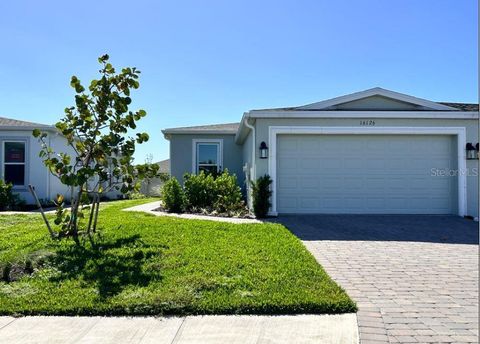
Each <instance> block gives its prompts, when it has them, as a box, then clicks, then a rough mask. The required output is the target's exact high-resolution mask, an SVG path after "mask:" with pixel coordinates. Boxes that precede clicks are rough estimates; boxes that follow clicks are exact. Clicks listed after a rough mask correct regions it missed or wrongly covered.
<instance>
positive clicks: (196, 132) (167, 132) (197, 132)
mask: <svg viewBox="0 0 480 344" xmlns="http://www.w3.org/2000/svg"><path fill="white" fill-rule="evenodd" d="M162 133H163V135H164V136H168V135H205V134H210V135H235V134H236V133H237V131H236V130H235V131H232V130H180V129H178V130H176V129H175V130H168V129H165V130H162Z"/></svg>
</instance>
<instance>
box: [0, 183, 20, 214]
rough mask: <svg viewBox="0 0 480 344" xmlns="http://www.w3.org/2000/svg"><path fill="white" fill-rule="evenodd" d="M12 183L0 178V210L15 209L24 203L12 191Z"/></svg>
mask: <svg viewBox="0 0 480 344" xmlns="http://www.w3.org/2000/svg"><path fill="white" fill-rule="evenodd" d="M12 188H13V185H12V184H11V183H5V181H4V180H2V179H0V210H7V209H15V208H16V206H20V205H22V204H24V201H23V200H22V199H20V196H19V195H18V194H16V193H13V191H12Z"/></svg>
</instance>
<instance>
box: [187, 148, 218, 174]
mask: <svg viewBox="0 0 480 344" xmlns="http://www.w3.org/2000/svg"><path fill="white" fill-rule="evenodd" d="M221 169H222V141H221V140H205V141H203V140H194V165H193V172H194V173H199V172H201V171H205V172H206V173H212V172H219V171H221Z"/></svg>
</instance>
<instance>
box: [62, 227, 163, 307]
mask: <svg viewBox="0 0 480 344" xmlns="http://www.w3.org/2000/svg"><path fill="white" fill-rule="evenodd" d="M161 249H162V248H161V247H159V248H155V250H154V249H152V248H150V246H149V245H146V244H145V243H144V242H142V240H141V239H140V236H139V235H132V236H130V237H127V238H119V239H117V240H115V241H99V242H97V243H96V244H95V245H89V246H79V245H71V246H68V247H65V248H61V249H59V250H58V251H57V254H56V256H55V258H54V264H55V266H56V267H57V268H58V269H59V270H60V272H61V275H60V276H59V277H56V278H54V280H55V281H57V282H60V281H62V280H68V279H75V280H81V281H83V282H85V283H86V284H89V285H91V284H94V285H96V286H97V288H98V292H99V295H100V297H101V298H108V297H111V296H114V295H116V294H118V293H120V292H122V290H123V289H125V288H126V287H128V286H146V285H148V284H149V283H150V281H151V280H153V279H155V280H157V281H158V280H159V279H161V274H160V271H159V270H155V269H146V268H145V265H146V263H147V262H148V261H149V260H151V259H155V257H156V256H159V255H160V254H161V252H160V250H161Z"/></svg>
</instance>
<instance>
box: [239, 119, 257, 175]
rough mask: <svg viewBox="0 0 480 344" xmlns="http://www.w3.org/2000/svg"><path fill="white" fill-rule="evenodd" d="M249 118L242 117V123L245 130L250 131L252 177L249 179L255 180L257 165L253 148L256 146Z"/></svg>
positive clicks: (253, 127) (253, 128)
mask: <svg viewBox="0 0 480 344" xmlns="http://www.w3.org/2000/svg"><path fill="white" fill-rule="evenodd" d="M249 118H250V116H248V115H247V116H244V118H243V121H242V122H243V123H244V124H245V126H246V127H247V128H249V129H250V130H251V131H252V175H251V179H252V180H256V175H257V164H256V163H255V147H256V144H255V126H253V125H251V124H250V123H248V119H249Z"/></svg>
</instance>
